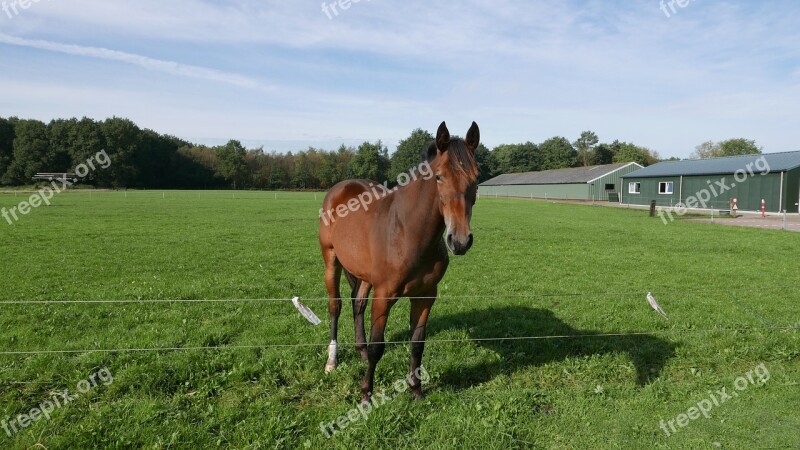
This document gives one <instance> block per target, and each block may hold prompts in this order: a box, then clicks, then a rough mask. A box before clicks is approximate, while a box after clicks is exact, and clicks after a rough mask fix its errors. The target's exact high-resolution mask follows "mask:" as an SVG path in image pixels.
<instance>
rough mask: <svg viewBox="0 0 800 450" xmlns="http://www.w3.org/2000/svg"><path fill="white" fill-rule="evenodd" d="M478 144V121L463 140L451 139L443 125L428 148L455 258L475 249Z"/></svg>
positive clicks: (447, 236) (446, 238) (447, 233)
mask: <svg viewBox="0 0 800 450" xmlns="http://www.w3.org/2000/svg"><path fill="white" fill-rule="evenodd" d="M479 142H480V130H479V129H478V124H476V123H475V122H472V126H471V127H470V129H469V131H467V136H466V138H464V139H460V138H453V139H451V138H450V132H449V131H448V130H447V125H445V123H444V122H442V124H441V125H439V130H438V131H437V132H436V142H435V143H434V144H432V145H431V146H430V148H429V149H428V155H427V157H428V158H427V159H428V161H429V162H430V165H431V168H432V169H433V173H434V174H435V175H436V187H437V189H438V190H439V212H440V213H441V214H442V216H443V217H444V223H445V225H446V226H447V231H446V234H445V243H446V244H447V248H448V249H450V251H451V252H453V254H456V255H463V254H465V253H467V250H469V249H470V247H472V229H471V228H470V226H469V222H470V219H471V218H472V205H474V204H475V197H476V195H477V191H478V164H477V163H476V162H475V149H476V148H478V144H479Z"/></svg>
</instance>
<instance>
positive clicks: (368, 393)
mask: <svg viewBox="0 0 800 450" xmlns="http://www.w3.org/2000/svg"><path fill="white" fill-rule="evenodd" d="M395 303H397V297H396V296H395V295H394V294H393V293H389V292H387V291H386V290H385V289H378V288H375V295H374V296H373V298H372V310H371V311H372V317H371V320H372V322H371V327H370V338H369V344H368V345H367V361H368V362H369V365H368V367H367V373H366V375H364V380H363V381H362V382H361V402H362V403H367V402H369V401H370V397H372V388H373V386H374V381H375V367H376V366H377V365H378V362H379V361H380V360H381V358H382V357H383V352H384V350H385V349H386V342H385V341H386V338H385V333H384V332H385V330H386V321H387V320H388V319H389V310H390V309H392V306H394V304H395Z"/></svg>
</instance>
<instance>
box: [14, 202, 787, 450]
mask: <svg viewBox="0 0 800 450" xmlns="http://www.w3.org/2000/svg"><path fill="white" fill-rule="evenodd" d="M314 196H315V194H313V193H278V194H273V193H264V192H252V193H248V192H237V193H236V194H235V198H234V194H233V193H232V192H174V191H167V192H165V193H163V194H162V192H160V191H159V192H155V191H139V192H128V194H127V196H126V194H124V193H123V192H94V193H89V192H80V193H67V194H62V195H60V196H58V197H57V198H56V199H55V202H54V204H55V206H50V207H45V206H42V207H39V208H38V209H35V210H33V211H31V212H30V213H29V214H28V215H27V216H25V217H23V218H21V220H20V221H19V222H17V223H15V224H14V225H8V224H7V223H5V221H2V222H0V249H2V258H1V259H0V287H2V290H0V292H1V293H0V301H2V304H0V308H1V309H0V352H3V354H0V421H4V420H5V421H6V422H7V421H10V420H16V419H15V418H17V416H18V415H20V414H27V413H29V412H30V411H31V409H32V408H36V407H37V406H38V405H41V404H42V402H44V401H46V400H48V399H51V398H53V396H54V395H56V394H55V393H57V392H60V391H63V390H64V389H69V390H70V391H71V392H73V391H75V390H76V388H77V386H78V383H79V382H81V380H86V379H87V378H89V377H90V376H91V375H92V374H94V373H96V372H98V371H99V370H101V369H103V368H107V369H108V372H109V373H111V374H113V382H110V383H107V384H106V383H101V384H98V385H97V386H96V387H94V388H92V389H91V390H89V391H88V392H86V393H85V394H82V395H81V396H80V397H79V398H76V399H74V400H73V401H71V402H69V403H67V404H65V405H63V406H62V407H58V408H55V409H54V410H53V412H52V413H50V414H49V416H50V418H49V419H47V418H39V420H36V421H35V422H34V423H31V424H30V425H29V426H28V427H26V428H24V429H22V428H21V426H17V428H18V429H19V432H17V433H13V432H12V433H6V432H5V431H3V430H2V429H0V448H34V447H35V446H37V444H41V445H43V446H44V447H46V448H49V449H53V448H114V447H116V448H123V447H124V448H130V447H136V448H140V447H141V448H216V447H219V448H227V447H233V448H298V447H300V448H327V447H334V448H503V449H506V448H576V449H577V448H636V449H641V448H731V449H735V448H787V447H794V448H797V446H800V414H798V413H797V411H798V409H797V405H798V404H800V384H799V382H798V380H800V337H798V330H797V327H798V325H800V313H798V306H797V305H798V300H800V295H799V294H798V290H797V286H798V284H800V273H798V264H797V253H796V251H797V248H798V247H799V246H800V234H797V233H788V232H782V231H764V230H756V229H743V228H738V227H722V226H716V225H712V224H699V223H690V222H687V221H676V222H674V223H670V224H669V225H664V224H663V223H662V222H661V220H660V219H658V218H654V219H651V218H648V217H647V215H646V212H645V211H634V210H624V209H613V208H602V207H591V206H580V205H567V204H552V203H547V202H530V201H520V200H504V199H498V200H496V199H481V200H479V201H478V203H477V205H476V207H475V212H474V218H473V221H472V224H473V231H474V233H475V238H476V241H475V246H474V247H473V249H472V250H471V251H470V252H469V253H468V254H467V255H466V256H464V257H458V258H456V257H454V258H452V260H451V265H450V270H449V272H448V274H447V276H446V277H445V279H444V280H443V281H442V283H441V284H440V295H441V297H442V298H441V299H440V300H439V301H438V302H437V303H436V305H435V306H434V309H433V312H432V317H431V321H430V322H429V327H428V329H429V336H428V342H429V343H428V345H427V348H426V353H425V359H424V366H425V368H426V369H427V371H428V373H429V375H430V381H429V382H428V383H427V385H426V386H425V389H426V392H427V394H428V395H427V397H426V399H425V400H423V401H420V402H414V401H412V400H411V398H410V394H408V393H404V394H399V395H397V396H396V398H394V399H392V400H390V401H387V402H386V403H385V404H383V405H381V406H380V407H379V408H375V409H374V410H373V411H372V412H371V414H370V415H369V418H368V419H367V420H363V419H362V420H358V421H357V422H355V423H352V424H351V425H349V426H348V427H347V428H345V429H343V430H341V431H340V432H338V433H336V434H335V435H333V437H331V438H327V437H326V436H325V435H324V434H323V433H322V431H321V429H320V423H321V422H324V423H330V422H335V421H336V420H337V418H339V417H340V416H342V415H347V414H348V412H349V411H351V410H352V409H353V408H355V406H356V405H357V402H358V400H359V398H360V392H359V382H360V378H361V376H362V373H363V371H364V368H365V366H364V364H363V363H362V362H361V361H360V360H359V359H358V358H357V354H356V352H355V351H354V349H353V348H352V346H349V345H344V346H343V347H342V349H341V350H340V361H341V364H340V366H339V368H338V369H337V370H336V371H335V372H334V373H332V374H330V375H325V374H324V373H323V366H324V364H325V358H326V353H325V352H326V344H327V342H328V328H327V326H326V319H327V303H326V301H323V300H321V299H320V297H324V296H325V288H324V283H323V279H322V261H321V258H320V255H319V249H318V244H317V240H316V229H317V211H318V208H319V204H320V203H321V199H322V196H321V194H316V196H317V200H315V199H314ZM21 200H23V197H22V194H18V196H16V197H15V196H14V194H7V195H0V206H1V207H6V208H9V207H12V206H14V205H17V204H18V203H19V201H21ZM648 291H652V292H653V293H654V295H655V296H656V298H657V299H658V301H659V303H660V304H661V306H662V307H663V308H664V309H665V310H666V312H667V313H668V314H669V321H666V320H664V319H663V318H662V317H661V316H659V315H658V314H657V313H656V312H654V311H653V310H652V309H651V308H650V306H649V305H648V304H647V301H646V299H645V294H646V292H648ZM294 295H299V296H301V297H303V298H304V302H305V303H306V304H307V305H308V306H310V307H311V308H312V309H313V310H314V311H316V313H317V314H318V315H319V316H320V317H321V318H323V325H320V326H318V327H313V326H311V325H310V324H309V323H308V322H306V321H305V320H304V319H303V318H302V317H301V316H300V314H298V312H297V311H296V310H295V309H294V307H293V306H292V305H291V303H290V302H287V301H266V300H261V301H244V299H251V300H252V299H290V298H291V297H292V296H294ZM174 299H198V300H203V299H205V300H214V299H217V300H222V299H232V300H236V301H228V302H169V301H166V302H148V301H150V300H174ZM54 300H63V301H65V302H63V303H41V301H54ZM86 300H133V301H131V302H125V303H121V302H117V303H80V302H76V301H86ZM37 301H39V302H38V303H37ZM11 302H14V303H11ZM70 302H75V303H70ZM351 317H352V316H351V309H350V305H349V302H348V303H347V305H346V307H345V308H344V310H343V313H342V319H341V327H340V330H341V333H340V341H341V342H345V343H352V342H353V330H352V319H351ZM792 327H794V328H792ZM787 328H788V329H787ZM543 336H544V337H546V336H557V337H549V338H544V339H522V340H503V341H496V340H494V341H493V340H485V341H484V340H480V339H482V338H512V337H543ZM387 339H389V340H392V341H404V340H406V339H408V302H407V301H406V302H400V303H398V305H397V306H396V307H395V308H394V309H393V310H392V316H391V318H390V322H389V325H388V328H387ZM276 344H302V345H301V346H286V347H272V346H273V345H276ZM248 346H249V347H250V348H242V347H248ZM197 347H215V348H213V349H198V348H197ZM217 347H219V348H217ZM225 347H229V348H225ZM154 348H194V349H184V350H171V351H168V350H161V351H149V350H142V351H116V352H88V353H87V352H76V353H37V354H33V353H22V354H9V352H28V351H38V350H87V349H103V350H108V349H154ZM408 356H409V355H408V346H407V345H405V344H393V345H389V347H388V348H387V352H386V355H385V356H384V358H383V360H382V361H381V364H380V365H379V367H378V375H377V377H376V388H379V389H385V390H386V392H387V393H391V392H393V391H394V388H393V383H394V382H395V381H396V380H400V379H402V378H403V377H404V376H405V374H406V371H407V367H408ZM761 364H763V365H764V366H763V367H764V368H765V369H767V370H768V372H769V379H768V380H767V381H766V382H765V383H763V384H758V385H756V384H749V383H748V384H747V386H746V387H745V388H744V389H742V390H741V391H737V392H736V394H737V396H734V397H732V398H730V399H728V400H727V401H725V402H722V403H720V404H719V405H718V406H714V408H713V410H711V411H710V413H709V414H708V415H709V416H710V417H709V418H705V417H703V416H700V417H699V418H697V419H694V420H691V421H689V422H688V424H686V425H685V426H684V427H680V426H678V425H676V431H675V432H672V431H671V430H670V434H671V435H670V436H667V435H666V433H665V432H664V431H662V429H661V428H660V425H659V424H660V421H661V420H664V421H665V422H668V421H669V420H673V423H676V422H675V420H676V418H677V417H678V416H679V415H680V414H686V413H687V411H688V410H689V409H690V408H692V407H693V406H696V405H697V404H698V402H702V401H703V400H706V399H711V396H712V395H716V394H714V393H716V392H717V391H719V390H721V389H722V388H726V389H727V391H728V393H731V392H732V391H735V390H736V387H737V384H736V383H737V379H739V380H741V378H738V377H745V376H746V374H747V373H748V372H749V371H750V372H751V371H753V370H754V369H755V368H756V367H757V366H759V365H761ZM751 374H752V372H751ZM738 382H739V383H741V381H738ZM12 431H13V430H12ZM8 434H11V436H10V437H9V436H8Z"/></svg>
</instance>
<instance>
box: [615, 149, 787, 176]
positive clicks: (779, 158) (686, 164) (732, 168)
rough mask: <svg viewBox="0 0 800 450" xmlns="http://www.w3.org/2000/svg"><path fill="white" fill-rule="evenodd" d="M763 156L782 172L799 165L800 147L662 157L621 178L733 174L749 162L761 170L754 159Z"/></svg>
mask: <svg viewBox="0 0 800 450" xmlns="http://www.w3.org/2000/svg"><path fill="white" fill-rule="evenodd" d="M762 157H763V158H764V160H765V161H766V162H767V165H768V166H769V171H770V172H784V171H787V170H792V169H795V168H797V167H800V151H796V152H783V153H764V154H761V155H743V156H728V157H724V158H709V159H687V160H683V161H664V162H660V163H657V164H653V165H652V166H648V167H645V168H644V169H639V170H636V171H633V172H631V173H628V174H626V175H623V178H652V177H677V176H680V175H687V176H688V175H716V174H733V173H735V172H736V171H737V170H740V169H742V170H746V168H747V165H748V164H752V165H751V166H750V167H751V168H752V170H753V171H754V172H763V169H764V163H763V162H759V163H758V165H756V161H757V160H758V159H759V158H762Z"/></svg>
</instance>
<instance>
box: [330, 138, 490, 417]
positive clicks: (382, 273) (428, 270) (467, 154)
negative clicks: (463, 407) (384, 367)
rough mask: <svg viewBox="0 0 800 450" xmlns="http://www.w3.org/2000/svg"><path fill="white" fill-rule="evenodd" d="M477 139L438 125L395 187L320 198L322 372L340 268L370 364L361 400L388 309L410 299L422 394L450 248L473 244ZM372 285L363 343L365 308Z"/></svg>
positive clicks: (357, 183)
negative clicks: (324, 307)
mask: <svg viewBox="0 0 800 450" xmlns="http://www.w3.org/2000/svg"><path fill="white" fill-rule="evenodd" d="M479 141H480V131H479V129H478V125H477V124H476V123H475V122H473V123H472V126H471V127H470V129H469V131H467V135H466V138H465V139H460V138H452V139H451V138H450V132H449V131H448V130H447V126H446V125H445V123H444V122H442V124H441V125H440V126H439V129H438V131H437V133H436V140H435V142H434V143H432V144H431V146H430V147H429V148H428V150H427V153H426V154H425V155H424V158H423V159H424V160H423V162H422V164H420V166H419V168H414V169H411V171H410V175H401V176H400V177H398V182H399V183H400V185H401V186H398V188H395V189H393V190H388V189H386V188H385V187H384V186H383V185H380V184H378V183H376V182H372V181H369V180H348V181H342V182H341V183H339V184H337V185H335V186H333V187H332V188H331V189H330V191H328V194H327V195H326V196H325V200H324V202H323V205H322V206H323V208H322V210H320V226H319V242H320V247H321V249H322V257H323V259H324V260H325V284H326V286H327V288H328V295H329V296H330V300H329V302H328V312H329V313H330V320H331V342H330V345H329V346H328V362H327V364H326V365H325V371H326V372H330V371H331V370H333V369H334V368H336V364H337V359H336V353H337V332H338V323H339V313H340V312H341V307H342V304H341V294H340V291H339V282H340V278H341V274H342V269H343V268H344V272H345V276H346V277H347V280H348V282H349V283H350V286H351V287H352V289H353V290H352V294H351V297H352V303H353V318H354V320H355V338H356V349H357V350H358V351H359V353H360V354H361V358H362V359H364V360H367V361H368V362H369V366H368V369H367V373H366V375H365V376H364V380H363V382H362V383H361V394H362V401H369V399H370V396H371V395H372V388H373V380H374V377H375V366H376V365H377V364H378V361H380V359H381V357H382V356H383V352H384V348H385V343H384V329H385V327H386V321H387V319H388V317H389V310H390V309H391V308H392V306H393V305H394V304H395V303H396V302H397V300H398V299H399V298H400V297H409V298H410V299H411V369H410V373H409V376H408V383H409V385H410V387H411V392H412V393H413V394H414V397H416V398H421V397H422V386H421V383H420V379H419V373H420V372H419V367H420V365H421V364H422V352H423V350H424V348H425V325H426V323H427V321H428V314H429V313H430V310H431V306H433V302H434V301H435V300H436V292H437V290H436V286H437V284H438V283H439V281H440V280H441V279H442V277H444V274H445V272H446V271H447V265H448V263H449V258H448V254H447V250H448V249H449V250H450V251H451V252H453V253H454V254H456V255H463V254H465V253H466V252H467V251H468V250H469V249H470V247H471V246H472V231H471V229H470V219H471V217H472V206H473V205H474V204H475V197H476V194H477V178H478V167H477V164H476V162H475V149H476V148H477V147H478V143H479ZM415 169H416V170H415ZM417 170H418V172H419V173H417ZM404 181H405V183H404ZM445 231H446V234H445V237H444V238H443V237H442V233H443V232H445ZM373 288H374V289H375V292H374V295H373V299H372V314H371V321H372V324H371V325H372V326H371V328H370V342H369V345H367V344H366V342H365V341H366V338H365V333H364V311H365V310H366V307H367V303H368V301H369V292H370V290H371V289H373Z"/></svg>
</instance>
